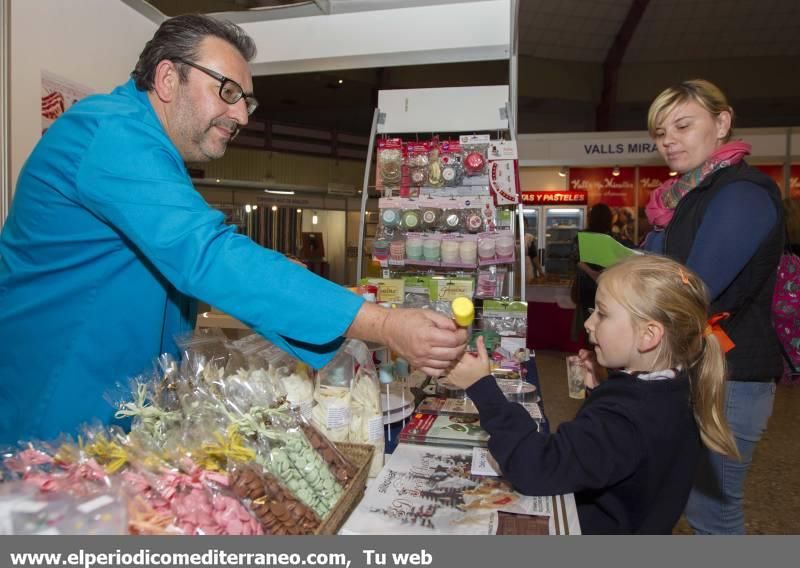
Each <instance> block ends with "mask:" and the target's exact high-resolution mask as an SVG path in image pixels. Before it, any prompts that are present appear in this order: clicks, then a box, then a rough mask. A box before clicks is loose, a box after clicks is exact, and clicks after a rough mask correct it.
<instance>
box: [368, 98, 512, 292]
mask: <svg viewBox="0 0 800 568" xmlns="http://www.w3.org/2000/svg"><path fill="white" fill-rule="evenodd" d="M509 93H510V89H509V87H508V86H507V85H501V86H486V87H455V88H441V89H397V90H384V91H379V93H378V108H376V109H375V112H374V114H373V119H372V129H371V131H370V137H369V147H368V150H367V162H366V168H365V171H364V183H363V187H362V191H361V217H360V221H359V233H358V263H357V267H356V280H357V281H358V282H360V281H361V278H362V272H363V265H364V244H365V223H366V210H367V200H368V198H369V187H370V185H369V181H370V178H371V175H372V163H373V152H374V150H375V141H376V139H377V137H378V135H381V136H385V135H389V134H391V135H395V134H412V133H426V134H428V133H438V132H441V133H448V134H455V133H464V134H476V133H489V132H490V133H500V134H502V135H504V136H505V137H507V138H508V139H509V140H513V141H516V129H515V127H514V126H515V125H514V120H513V116H512V112H511V105H510V103H509ZM515 212H516V215H515V216H514V217H515V218H516V223H515V222H514V221H513V220H512V223H511V231H512V232H513V234H514V235H515V237H518V240H519V244H520V254H519V258H518V259H517V261H515V262H517V263H518V264H519V267H518V268H519V274H520V277H521V282H522V283H523V285H521V286H520V291H519V294H518V295H517V294H516V293H515V285H514V278H515V276H516V274H515V272H516V271H515V269H514V265H511V267H510V269H509V272H508V290H509V293H508V297H509V298H510V299H519V300H522V301H524V300H525V286H524V282H525V236H524V231H523V230H522V227H524V225H523V224H522V223H523V211H522V203H521V202H520V203H519V204H517V205H516V206H515ZM517 226H519V227H520V230H519V231H517Z"/></svg>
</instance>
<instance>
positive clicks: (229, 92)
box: [175, 59, 258, 115]
mask: <svg viewBox="0 0 800 568" xmlns="http://www.w3.org/2000/svg"><path fill="white" fill-rule="evenodd" d="M175 61H178V62H180V63H183V64H185V65H188V66H189V67H194V68H195V69H197V70H198V71H202V72H203V73H205V74H206V75H208V76H209V77H213V78H214V79H216V80H217V81H219V98H221V99H222V100H223V101H225V102H226V103H228V104H229V105H235V104H236V103H238V102H239V101H240V100H242V99H244V102H245V105H247V114H248V115H251V114H253V112H254V111H255V110H256V108H258V101H257V100H256V98H255V97H254V96H253V95H247V94H245V92H244V89H242V86H241V85H240V84H239V83H237V82H236V81H234V80H233V79H228V78H227V77H226V76H225V75H222V74H220V73H217V72H216V71H212V70H211V69H208V68H207V67H203V66H202V65H198V64H197V63H193V62H191V61H188V60H186V59H176V60H175Z"/></svg>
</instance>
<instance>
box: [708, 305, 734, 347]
mask: <svg viewBox="0 0 800 568" xmlns="http://www.w3.org/2000/svg"><path fill="white" fill-rule="evenodd" d="M730 315H731V314H730V313H728V312H722V313H719V314H714V315H713V316H711V317H710V318H708V323H707V324H706V328H705V329H704V330H703V335H704V336H707V335H714V336H716V338H717V341H719V346H720V347H722V352H723V353H727V352H728V351H730V350H731V349H733V348H734V347H736V344H735V343H734V342H733V341H732V340H731V338H730V337H728V334H727V333H725V330H724V329H722V326H720V325H719V322H721V321H722V320H724V319H728V318H729V317H730Z"/></svg>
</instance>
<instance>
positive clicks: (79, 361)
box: [0, 81, 363, 443]
mask: <svg viewBox="0 0 800 568" xmlns="http://www.w3.org/2000/svg"><path fill="white" fill-rule="evenodd" d="M223 221H224V217H223V215H222V214H221V213H219V212H218V211H215V210H214V209H212V208H210V207H209V206H208V205H207V204H206V202H205V201H204V200H203V198H202V196H201V195H200V194H198V193H197V191H195V189H194V187H193V185H192V182H191V179H190V178H189V176H188V174H187V171H186V167H185V165H184V162H183V160H182V159H181V156H180V154H179V153H178V150H177V149H176V148H175V146H174V144H173V143H172V141H171V140H170V138H169V137H168V136H167V134H166V132H165V131H164V129H163V127H162V125H161V122H160V121H159V119H158V117H157V116H156V114H155V111H154V110H153V107H152V105H151V104H150V101H149V99H148V97H147V93H145V92H143V91H140V90H138V89H137V88H136V86H135V85H134V83H133V81H128V82H127V83H126V84H124V85H122V86H120V87H117V88H116V89H115V90H114V91H113V92H112V93H111V94H108V95H94V96H90V97H87V98H86V99H84V100H82V101H80V102H78V103H77V104H75V105H73V107H72V108H70V109H69V111H67V112H66V113H65V114H64V115H63V116H61V117H60V118H59V119H58V120H57V121H56V122H55V123H54V124H53V125H52V126H51V127H50V129H49V130H48V131H47V132H46V133H45V135H44V136H43V137H42V139H41V141H40V142H39V143H38V144H37V146H36V148H35V149H34V150H33V152H32V154H31V155H30V157H29V158H28V160H27V162H26V163H25V165H24V167H23V169H22V171H21V172H20V176H19V181H18V183H17V189H16V193H15V196H14V202H13V204H12V207H11V211H10V213H9V216H8V219H7V220H6V223H5V225H4V227H3V232H2V234H1V235H0V443H3V442H14V441H16V440H18V439H26V440H27V439H33V438H52V437H54V436H56V435H57V434H58V433H59V432H62V431H63V432H75V430H76V428H77V427H78V426H79V425H80V424H81V423H83V422H86V421H90V420H92V419H100V420H101V421H102V422H109V421H110V420H111V419H112V416H113V411H114V408H113V407H112V405H111V404H110V403H109V401H107V400H105V399H104V394H106V393H109V392H113V391H114V390H115V385H116V384H117V383H119V384H123V385H124V384H126V383H127V381H128V380H129V379H130V378H132V377H134V376H136V375H138V374H140V373H142V372H145V371H147V370H148V369H151V368H152V362H153V360H154V359H155V358H156V357H157V356H158V355H159V354H161V353H176V351H177V349H176V346H175V341H174V339H175V336H176V335H177V334H180V333H182V332H184V331H187V330H189V329H191V328H192V327H193V325H194V316H195V314H194V311H195V309H194V306H195V301H194V298H198V299H201V300H203V301H205V302H208V303H209V304H211V305H213V306H216V307H217V308H219V309H221V310H223V311H225V312H226V313H229V314H231V315H232V316H234V317H236V318H237V319H239V320H241V321H242V322H244V323H246V324H248V325H249V326H251V327H252V328H253V329H255V330H256V331H258V332H259V333H261V334H262V335H264V336H265V337H267V338H268V339H270V340H271V341H273V342H274V343H276V344H277V345H278V346H280V347H281V348H283V349H284V350H286V351H288V352H289V353H291V354H293V355H295V356H296V357H299V358H300V359H303V360H304V361H306V362H307V363H309V364H311V365H312V366H314V367H320V366H322V365H324V364H325V363H326V362H327V361H328V360H329V359H330V357H331V356H332V355H333V353H335V351H336V349H338V347H339V345H340V344H341V338H340V337H341V335H342V334H343V333H344V332H345V331H346V330H347V328H348V327H349V325H350V323H351V322H352V321H353V319H354V317H355V315H356V313H357V312H358V310H359V309H360V307H361V303H362V301H363V300H362V299H361V298H360V297H358V296H357V295H355V294H352V293H351V292H349V291H347V290H345V289H344V288H342V287H340V286H337V285H336V284H333V283H331V282H329V281H327V280H324V279H322V278H320V277H318V276H316V275H314V274H313V273H311V272H309V271H308V270H305V269H304V268H302V267H300V266H297V265H296V264H294V263H292V262H290V261H288V260H287V259H286V258H285V257H284V256H283V255H282V254H280V253H277V252H275V251H271V250H268V249H265V248H263V247H261V246H259V245H257V244H255V243H254V242H253V241H251V240H250V239H249V238H247V237H245V236H243V235H239V234H237V233H236V232H235V229H234V227H231V226H229V225H226V224H225V223H224V222H223ZM117 390H119V389H117Z"/></svg>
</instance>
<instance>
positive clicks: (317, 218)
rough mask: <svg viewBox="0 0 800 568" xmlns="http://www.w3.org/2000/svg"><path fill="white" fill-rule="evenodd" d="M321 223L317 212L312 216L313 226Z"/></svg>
mask: <svg viewBox="0 0 800 568" xmlns="http://www.w3.org/2000/svg"><path fill="white" fill-rule="evenodd" d="M317 223H319V217H317V212H316V211H314V214H313V215H312V216H311V224H312V225H316V224H317Z"/></svg>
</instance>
